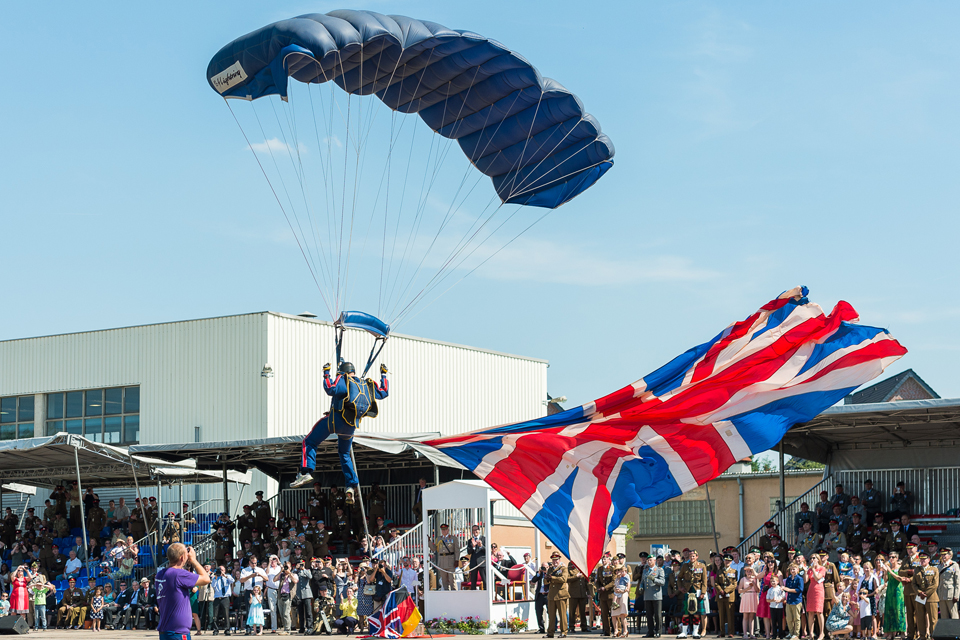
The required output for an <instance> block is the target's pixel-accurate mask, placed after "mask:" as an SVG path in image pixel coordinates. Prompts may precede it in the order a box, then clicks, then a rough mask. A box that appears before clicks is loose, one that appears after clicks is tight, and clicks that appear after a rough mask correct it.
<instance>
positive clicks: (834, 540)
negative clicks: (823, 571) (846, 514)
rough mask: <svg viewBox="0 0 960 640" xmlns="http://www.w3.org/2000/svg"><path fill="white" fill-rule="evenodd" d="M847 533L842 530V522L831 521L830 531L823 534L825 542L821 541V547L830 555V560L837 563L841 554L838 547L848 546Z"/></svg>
mask: <svg viewBox="0 0 960 640" xmlns="http://www.w3.org/2000/svg"><path fill="white" fill-rule="evenodd" d="M846 546H847V535H846V534H845V533H843V532H842V531H840V523H839V522H838V521H837V520H831V521H830V531H828V532H827V534H826V535H825V536H823V542H821V543H820V549H821V550H822V551H825V552H826V553H827V555H828V556H829V557H830V562H832V563H834V564H836V563H837V562H838V561H839V559H840V555H839V553H838V551H837V550H838V549H840V548H846Z"/></svg>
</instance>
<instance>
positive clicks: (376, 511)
mask: <svg viewBox="0 0 960 640" xmlns="http://www.w3.org/2000/svg"><path fill="white" fill-rule="evenodd" d="M366 504H368V505H370V506H369V507H368V508H369V509H370V514H369V516H370V529H371V530H373V529H375V527H374V525H375V524H376V522H377V518H386V517H387V494H386V493H385V492H384V491H383V489H381V488H380V484H379V483H377V482H374V483H373V486H371V487H370V493H368V494H367V502H366Z"/></svg>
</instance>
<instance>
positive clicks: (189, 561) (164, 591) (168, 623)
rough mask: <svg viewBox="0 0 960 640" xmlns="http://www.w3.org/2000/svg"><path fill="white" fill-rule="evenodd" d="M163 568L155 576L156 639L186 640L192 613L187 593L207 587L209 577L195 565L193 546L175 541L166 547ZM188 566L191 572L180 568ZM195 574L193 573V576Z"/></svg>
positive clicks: (188, 638)
mask: <svg viewBox="0 0 960 640" xmlns="http://www.w3.org/2000/svg"><path fill="white" fill-rule="evenodd" d="M167 563H168V564H167V568H165V569H161V570H160V571H159V572H158V573H157V577H156V588H157V607H158V608H159V609H160V624H159V625H157V631H159V632H160V640H190V628H191V626H192V625H193V612H192V611H191V609H190V591H191V590H192V589H193V588H194V587H202V586H204V585H207V584H210V574H208V573H207V570H206V569H204V568H203V565H202V564H200V563H199V562H197V554H196V553H195V552H194V550H193V547H185V546H183V545H182V544H180V543H179V542H175V543H174V544H171V545H170V546H169V547H168V548H167ZM186 566H189V567H190V568H192V569H193V572H191V571H187V570H186V569H185V568H184V567H186ZM194 572H195V573H194Z"/></svg>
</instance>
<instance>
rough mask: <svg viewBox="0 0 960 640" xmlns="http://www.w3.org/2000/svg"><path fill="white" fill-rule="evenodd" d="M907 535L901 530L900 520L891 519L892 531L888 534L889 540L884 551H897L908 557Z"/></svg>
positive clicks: (902, 556)
mask: <svg viewBox="0 0 960 640" xmlns="http://www.w3.org/2000/svg"><path fill="white" fill-rule="evenodd" d="M907 542H908V540H907V537H906V536H905V535H903V532H902V531H900V521H899V520H896V519H894V520H891V521H890V533H889V534H887V540H886V543H885V545H884V551H886V552H887V553H893V552H894V551H896V552H897V553H898V554H899V555H900V557H901V558H906V557H907Z"/></svg>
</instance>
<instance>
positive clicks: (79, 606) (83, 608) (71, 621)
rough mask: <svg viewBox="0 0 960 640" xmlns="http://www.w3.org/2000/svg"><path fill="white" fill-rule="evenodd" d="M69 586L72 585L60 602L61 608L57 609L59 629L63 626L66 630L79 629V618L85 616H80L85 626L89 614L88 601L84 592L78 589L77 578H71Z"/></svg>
mask: <svg viewBox="0 0 960 640" xmlns="http://www.w3.org/2000/svg"><path fill="white" fill-rule="evenodd" d="M67 584H68V585H70V586H69V587H68V588H67V590H66V591H64V592H63V598H61V600H60V608H59V609H57V627H60V626H61V625H63V626H64V627H66V628H70V627H72V628H74V629H78V628H79V626H77V622H76V620H77V617H78V615H79V614H80V613H81V612H82V613H83V615H82V616H80V624H83V618H85V617H86V614H87V600H86V598H85V597H84V595H83V591H82V590H81V589H78V588H77V580H76V578H70V579H69V580H67Z"/></svg>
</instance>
